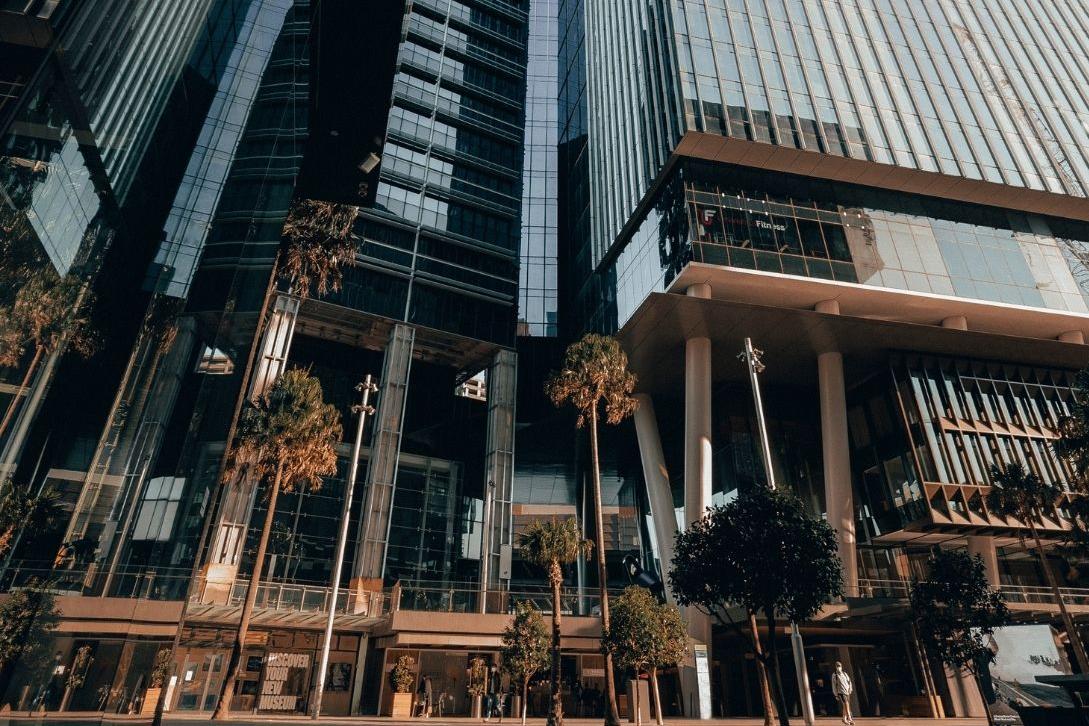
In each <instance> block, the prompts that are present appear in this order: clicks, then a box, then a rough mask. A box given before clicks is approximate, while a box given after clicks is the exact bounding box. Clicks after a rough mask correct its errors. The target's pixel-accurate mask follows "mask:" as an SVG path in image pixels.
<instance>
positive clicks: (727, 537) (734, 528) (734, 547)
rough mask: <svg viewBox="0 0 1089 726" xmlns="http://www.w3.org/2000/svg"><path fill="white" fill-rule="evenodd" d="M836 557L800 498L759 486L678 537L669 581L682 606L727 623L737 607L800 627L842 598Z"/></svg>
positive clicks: (831, 541) (825, 531)
mask: <svg viewBox="0 0 1089 726" xmlns="http://www.w3.org/2000/svg"><path fill="white" fill-rule="evenodd" d="M838 552H839V547H838V545H837V542H836V534H835V531H834V530H833V529H832V527H831V526H830V525H829V524H828V523H827V522H825V521H824V520H821V519H817V518H816V517H813V516H811V515H810V514H809V513H808V512H807V511H806V510H805V507H804V506H803V505H802V503H801V502H800V501H799V500H798V499H797V498H796V497H795V496H793V495H792V494H789V493H786V492H784V491H782V490H774V491H773V490H767V489H764V488H757V489H755V490H754V491H752V492H748V493H746V494H744V495H743V496H740V497H738V498H737V499H735V500H734V501H732V502H730V503H729V504H726V505H723V506H718V507H712V508H711V509H709V510H708V514H707V516H705V517H704V518H703V519H700V520H698V521H696V522H694V523H693V524H692V525H691V526H690V527H688V529H686V530H685V531H684V532H682V533H680V534H678V535H677V542H676V546H675V548H674V554H673V568H672V569H671V570H670V573H669V582H670V585H671V587H672V589H673V592H674V594H675V595H676V597H677V601H678V603H680V604H681V605H694V606H696V607H697V608H699V609H700V610H702V611H704V612H706V613H708V614H710V615H712V616H713V617H715V618H716V619H719V620H720V621H722V622H724V624H726V623H728V620H729V618H728V615H727V611H728V608H729V607H730V606H731V605H736V606H740V607H743V608H745V609H746V610H748V611H751V612H758V613H766V614H771V615H773V616H774V615H778V616H779V617H782V618H786V619H787V620H792V621H795V622H801V621H803V620H807V619H809V618H812V617H813V616H814V615H816V614H817V613H818V612H819V611H820V609H821V607H822V606H824V605H825V604H826V603H830V602H831V601H832V600H833V599H835V598H837V597H839V596H840V595H842V594H843V567H842V565H841V564H840V561H839V555H838Z"/></svg>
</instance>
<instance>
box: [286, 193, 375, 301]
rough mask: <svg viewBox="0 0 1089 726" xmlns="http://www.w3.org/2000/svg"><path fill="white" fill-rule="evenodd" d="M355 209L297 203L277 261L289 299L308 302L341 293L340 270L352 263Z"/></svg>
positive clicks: (307, 201)
mask: <svg viewBox="0 0 1089 726" xmlns="http://www.w3.org/2000/svg"><path fill="white" fill-rule="evenodd" d="M357 211H358V208H357V207H353V206H352V205H350V204H336V203H334V202H323V201H320V200H318V199H298V200H296V201H295V203H294V204H292V205H291V210H290V211H289V212H288V213H287V220H286V221H285V222H284V236H285V237H286V238H287V245H286V246H285V247H284V251H283V254H282V255H281V258H280V271H279V274H280V277H282V278H284V279H286V280H288V284H289V291H290V292H291V294H292V295H295V296H296V297H300V298H304V299H305V298H307V297H309V295H310V289H311V287H313V288H314V289H315V291H316V292H317V294H318V295H326V294H328V293H329V292H336V291H337V290H339V289H340V283H341V279H342V272H341V269H340V268H341V266H342V265H344V264H345V263H349V264H350V263H351V262H352V260H354V259H355V241H354V240H353V239H352V224H353V223H354V222H355V216H356V212H357Z"/></svg>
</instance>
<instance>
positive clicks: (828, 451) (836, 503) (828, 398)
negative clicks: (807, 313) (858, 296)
mask: <svg viewBox="0 0 1089 726" xmlns="http://www.w3.org/2000/svg"><path fill="white" fill-rule="evenodd" d="M816 310H817V312H822V313H827V314H831V315H838V314H839V303H837V302H836V301H835V300H828V301H825V302H822V303H818V304H817V306H816ZM817 378H818V381H819V387H820V400H821V451H822V455H823V458H824V499H825V507H826V508H827V510H828V523H829V524H830V525H832V527H833V528H834V529H835V530H836V537H837V539H838V541H839V558H840V561H841V562H842V563H843V580H844V582H843V585H844V588H845V589H846V591H847V594H848V596H857V595H858V554H857V552H856V548H855V505H854V483H853V481H852V479H851V449H850V446H849V444H848V443H847V391H846V386H845V384H844V381H843V354H841V353H839V352H838V351H828V352H825V353H821V354H819V355H818V356H817Z"/></svg>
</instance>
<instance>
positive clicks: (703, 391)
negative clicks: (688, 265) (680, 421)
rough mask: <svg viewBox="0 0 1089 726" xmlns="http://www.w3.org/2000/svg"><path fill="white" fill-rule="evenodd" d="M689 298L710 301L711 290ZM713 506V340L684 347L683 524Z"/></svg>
mask: <svg viewBox="0 0 1089 726" xmlns="http://www.w3.org/2000/svg"><path fill="white" fill-rule="evenodd" d="M687 294H688V296H689V297H697V298H702V299H708V298H710V297H711V286H710V285H709V284H707V283H705V282H704V283H698V284H695V285H692V286H690V287H689V288H688V291H687ZM709 506H711V339H710V338H703V337H696V338H689V339H688V340H687V341H686V342H685V345H684V521H685V524H686V525H688V524H691V523H692V522H695V521H696V520H698V519H700V518H701V517H703V512H704V510H705V509H706V508H707V507H709Z"/></svg>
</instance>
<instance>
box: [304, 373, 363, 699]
mask: <svg viewBox="0 0 1089 726" xmlns="http://www.w3.org/2000/svg"><path fill="white" fill-rule="evenodd" d="M355 390H357V391H359V392H360V393H361V394H362V403H360V404H357V405H355V406H352V413H354V414H356V415H357V416H359V420H358V422H357V423H356V427H355V442H354V443H353V444H352V460H351V462H350V463H349V465H348V484H347V486H346V488H345V492H344V503H343V505H341V510H340V532H339V533H338V535H337V553H336V559H334V560H333V589H332V592H330V594H329V595H330V597H329V615H328V616H327V617H326V618H325V642H324V643H322V646H321V663H320V664H319V666H318V673H317V676H318V678H317V686H316V687H315V689H314V713H313V714H312V715H311V718H313V719H315V720H316V719H317V718H318V717H319V716H320V715H321V698H322V696H323V695H325V676H326V671H327V670H329V648H330V646H331V645H332V643H333V619H334V618H335V617H336V613H337V596H338V595H339V593H340V574H341V571H342V570H343V569H344V549H345V547H346V546H347V544H348V518H349V517H350V516H351V512H352V492H353V491H354V490H355V480H356V475H357V474H358V473H359V450H360V449H361V448H362V447H363V429H364V427H365V426H366V422H367V416H370V415H373V414H374V406H372V405H370V398H371V393H374V392H375V391H377V390H378V386H377V385H375V383H374V379H373V378H372V377H371V374H370V373H368V374H367V377H366V378H364V379H363V382H362V383H360V384H359V385H357V386H356V387H355Z"/></svg>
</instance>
